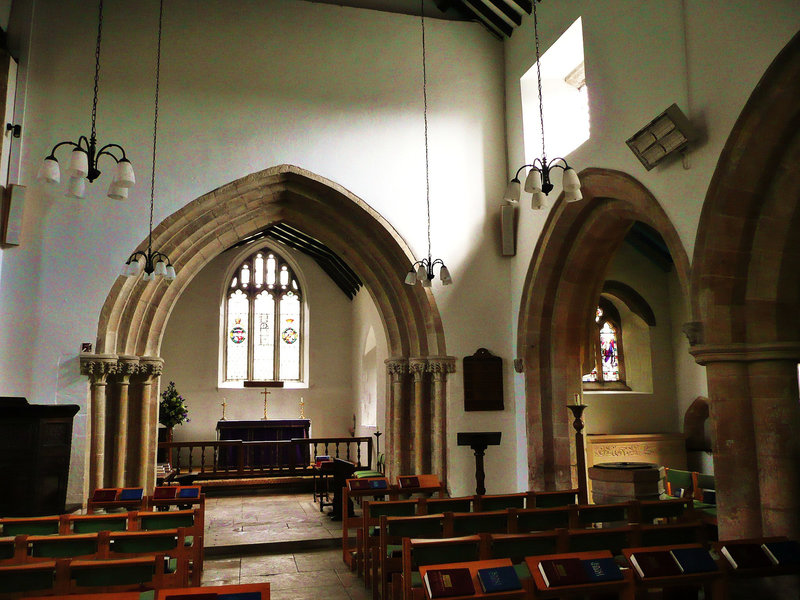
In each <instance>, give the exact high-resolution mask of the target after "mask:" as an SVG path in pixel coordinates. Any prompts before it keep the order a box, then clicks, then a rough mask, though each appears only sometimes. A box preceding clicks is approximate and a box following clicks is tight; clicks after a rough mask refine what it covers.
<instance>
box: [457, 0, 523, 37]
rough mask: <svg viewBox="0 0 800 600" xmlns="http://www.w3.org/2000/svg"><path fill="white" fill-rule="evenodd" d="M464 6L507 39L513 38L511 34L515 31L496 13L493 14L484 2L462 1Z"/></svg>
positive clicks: (479, 0)
mask: <svg viewBox="0 0 800 600" xmlns="http://www.w3.org/2000/svg"><path fill="white" fill-rule="evenodd" d="M462 4H463V6H464V8H465V9H467V10H468V11H470V12H471V13H472V14H473V15H475V17H476V18H477V19H478V20H479V21H481V22H483V23H484V24H486V25H491V27H493V28H494V29H496V30H497V31H499V32H500V33H502V34H503V35H505V36H506V37H511V34H512V33H513V32H514V29H513V28H512V27H511V25H509V24H508V23H506V22H505V21H504V20H503V19H501V18H500V17H498V16H497V15H496V14H495V13H494V12H492V11H491V10H490V9H489V8H488V7H487V6H486V5H485V4H484V3H483V2H482V0H469V3H468V1H467V0H462Z"/></svg>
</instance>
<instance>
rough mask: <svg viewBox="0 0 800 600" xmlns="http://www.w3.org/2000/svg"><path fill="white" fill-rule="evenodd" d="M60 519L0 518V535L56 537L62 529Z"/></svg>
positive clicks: (54, 517)
mask: <svg viewBox="0 0 800 600" xmlns="http://www.w3.org/2000/svg"><path fill="white" fill-rule="evenodd" d="M61 520H62V517H61V516H60V515H53V516H47V517H4V518H0V535H2V536H3V537H12V536H15V535H58V533H59V532H60V531H61V529H62V524H61Z"/></svg>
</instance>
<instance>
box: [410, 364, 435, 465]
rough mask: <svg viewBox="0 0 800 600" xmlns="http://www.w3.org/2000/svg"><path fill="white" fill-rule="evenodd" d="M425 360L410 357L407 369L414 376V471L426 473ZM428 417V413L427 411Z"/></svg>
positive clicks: (427, 462) (427, 461)
mask: <svg viewBox="0 0 800 600" xmlns="http://www.w3.org/2000/svg"><path fill="white" fill-rule="evenodd" d="M427 366H428V365H427V361H426V360H425V359H424V358H412V359H411V360H409V363H408V369H409V371H411V374H412V375H413V376H414V411H413V415H412V421H413V435H412V440H413V447H414V472H415V473H426V472H427V469H426V465H427V464H429V460H426V459H427V458H428V444H427V443H426V442H427V441H428V440H426V439H425V429H424V426H425V416H426V414H425V413H426V412H428V411H426V410H425V409H426V408H429V407H426V404H425V369H426V368H427ZM428 418H430V413H428Z"/></svg>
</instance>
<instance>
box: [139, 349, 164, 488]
mask: <svg viewBox="0 0 800 600" xmlns="http://www.w3.org/2000/svg"><path fill="white" fill-rule="evenodd" d="M163 367H164V361H163V359H161V358H157V357H142V358H141V359H140V362H139V374H140V375H141V376H143V377H144V379H143V380H142V383H141V386H142V393H141V398H142V403H141V407H140V410H141V417H140V418H141V425H140V426H141V444H140V446H141V447H140V449H139V485H141V486H142V487H144V488H145V489H151V488H152V487H153V486H154V485H155V479H156V471H155V465H156V446H157V442H156V440H157V437H156V436H157V428H158V378H159V377H160V376H161V372H162V370H163Z"/></svg>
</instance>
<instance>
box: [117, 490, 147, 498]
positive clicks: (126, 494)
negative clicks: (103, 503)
mask: <svg viewBox="0 0 800 600" xmlns="http://www.w3.org/2000/svg"><path fill="white" fill-rule="evenodd" d="M143 493H144V490H143V489H142V488H122V490H121V491H120V493H119V499H120V500H141V499H142V494H143Z"/></svg>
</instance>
